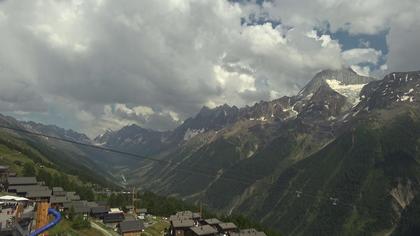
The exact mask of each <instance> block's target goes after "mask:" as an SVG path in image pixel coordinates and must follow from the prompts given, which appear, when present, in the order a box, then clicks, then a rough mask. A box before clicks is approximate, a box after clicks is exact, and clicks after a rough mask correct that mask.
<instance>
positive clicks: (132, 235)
mask: <svg viewBox="0 0 420 236" xmlns="http://www.w3.org/2000/svg"><path fill="white" fill-rule="evenodd" d="M140 235H141V232H130V233H123V236H140Z"/></svg>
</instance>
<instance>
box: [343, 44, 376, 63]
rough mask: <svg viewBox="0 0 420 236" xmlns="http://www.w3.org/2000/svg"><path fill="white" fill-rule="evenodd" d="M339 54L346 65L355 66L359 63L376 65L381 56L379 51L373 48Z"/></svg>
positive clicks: (355, 49) (356, 49) (351, 50)
mask: <svg viewBox="0 0 420 236" xmlns="http://www.w3.org/2000/svg"><path fill="white" fill-rule="evenodd" d="M341 54H342V56H343V59H344V61H345V62H346V63H347V64H348V65H357V64H361V63H371V64H377V63H378V61H379V58H380V57H381V56H382V52H381V51H378V50H375V49H373V48H354V49H350V50H346V51H343V52H342V53H341Z"/></svg>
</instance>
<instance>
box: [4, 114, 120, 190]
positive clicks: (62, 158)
mask: <svg viewBox="0 0 420 236" xmlns="http://www.w3.org/2000/svg"><path fill="white" fill-rule="evenodd" d="M0 125H1V126H5V127H11V128H15V129H18V130H26V131H29V132H35V133H41V134H44V135H49V136H52V137H58V138H64V139H69V140H71V141H76V142H82V143H90V140H89V138H87V136H86V135H84V134H80V133H77V132H74V131H71V130H64V129H62V128H59V127H56V126H50V125H42V124H38V123H34V122H21V121H17V120H16V119H14V118H12V117H9V116H3V115H1V114H0ZM0 131H1V132H0V142H1V144H2V145H4V146H6V147H7V148H9V149H10V150H15V151H18V152H20V153H23V154H25V155H27V156H28V157H29V158H30V159H32V161H33V162H34V163H35V164H36V165H45V163H49V165H50V166H52V167H54V168H55V169H57V170H61V171H64V172H65V173H67V174H72V175H76V176H79V177H80V178H82V179H83V180H84V181H90V182H95V183H101V184H102V185H104V186H107V185H110V186H112V185H113V182H115V179H114V178H113V177H112V176H111V175H110V174H109V173H107V172H106V171H102V170H101V169H100V168H98V167H100V166H101V165H98V163H105V162H107V160H106V159H102V158H101V157H102V154H101V152H100V151H98V150H93V149H89V148H87V147H83V146H79V145H76V144H72V143H67V142H61V141H58V140H55V139H52V138H51V139H50V138H46V137H39V136H35V135H31V134H28V133H24V132H18V131H14V130H10V129H4V128H1V127H0ZM41 157H42V158H41ZM94 170H96V171H94Z"/></svg>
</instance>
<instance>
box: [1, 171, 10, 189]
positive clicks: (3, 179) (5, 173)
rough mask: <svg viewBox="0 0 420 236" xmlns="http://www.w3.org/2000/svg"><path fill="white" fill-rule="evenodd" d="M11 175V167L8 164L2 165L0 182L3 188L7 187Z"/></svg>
mask: <svg viewBox="0 0 420 236" xmlns="http://www.w3.org/2000/svg"><path fill="white" fill-rule="evenodd" d="M8 176H9V167H8V166H0V184H1V190H3V188H4V187H5V185H6V183H7V177H8Z"/></svg>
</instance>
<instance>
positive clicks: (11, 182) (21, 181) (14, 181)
mask: <svg viewBox="0 0 420 236" xmlns="http://www.w3.org/2000/svg"><path fill="white" fill-rule="evenodd" d="M18 185H19V186H22V185H37V181H36V178H35V177H8V178H7V189H9V188H10V187H14V186H18Z"/></svg>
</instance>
